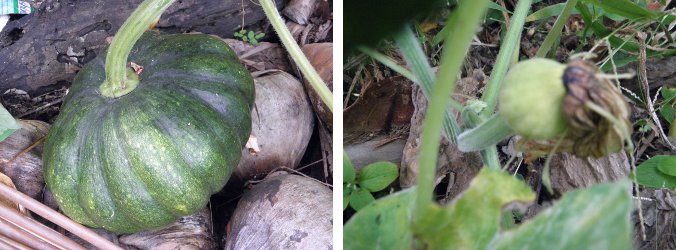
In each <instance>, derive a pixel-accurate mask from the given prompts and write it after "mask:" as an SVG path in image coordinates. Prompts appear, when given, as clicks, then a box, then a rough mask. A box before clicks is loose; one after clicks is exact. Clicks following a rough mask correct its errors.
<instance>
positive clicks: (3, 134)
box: [0, 104, 21, 141]
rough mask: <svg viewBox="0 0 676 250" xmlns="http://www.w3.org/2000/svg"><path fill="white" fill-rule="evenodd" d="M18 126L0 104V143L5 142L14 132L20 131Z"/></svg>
mask: <svg viewBox="0 0 676 250" xmlns="http://www.w3.org/2000/svg"><path fill="white" fill-rule="evenodd" d="M20 128H21V125H19V124H18V123H17V122H16V120H14V117H12V114H10V113H9V112H8V111H7V110H6V109H5V107H3V106H2V105H1V104H0V141H3V140H5V139H6V138H7V137H8V136H9V135H11V134H12V133H13V132H14V131H15V130H17V129H20Z"/></svg>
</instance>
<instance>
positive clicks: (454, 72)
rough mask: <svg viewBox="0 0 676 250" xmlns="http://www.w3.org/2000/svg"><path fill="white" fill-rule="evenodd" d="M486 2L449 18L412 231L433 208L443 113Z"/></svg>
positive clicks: (465, 5) (425, 132)
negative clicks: (448, 31)
mask: <svg viewBox="0 0 676 250" xmlns="http://www.w3.org/2000/svg"><path fill="white" fill-rule="evenodd" d="M488 2H489V1H487V0H481V1H460V2H459V3H458V8H456V9H455V11H453V13H452V14H451V19H450V24H449V28H450V29H451V30H452V31H453V34H451V35H449V37H447V38H446V40H445V42H444V49H443V54H442V55H441V63H440V65H441V66H440V67H439V75H438V77H437V80H436V82H435V84H434V87H433V88H432V91H431V95H430V98H429V99H428V101H429V106H428V108H427V112H426V113H425V118H424V121H423V129H422V137H421V139H420V140H421V144H422V145H421V146H420V157H419V159H420V162H419V164H420V166H419V173H418V184H417V186H416V200H415V206H414V210H413V218H412V220H413V226H414V228H420V226H421V224H420V223H421V222H423V221H424V220H423V219H424V218H425V215H426V212H427V211H428V209H429V208H430V206H431V205H432V204H433V192H434V177H435V174H436V166H437V157H438V156H439V139H440V137H441V129H442V127H443V116H444V112H446V111H447V110H446V108H447V107H448V103H449V100H450V99H451V93H452V91H453V88H455V81H456V77H457V76H458V73H459V72H460V67H461V66H462V62H463V60H464V58H465V55H466V54H467V51H469V47H470V42H471V41H472V37H473V36H474V34H475V33H476V30H477V28H478V27H479V24H480V21H481V19H482V18H483V16H484V13H485V10H486V7H487V6H488ZM418 77H420V76H418Z"/></svg>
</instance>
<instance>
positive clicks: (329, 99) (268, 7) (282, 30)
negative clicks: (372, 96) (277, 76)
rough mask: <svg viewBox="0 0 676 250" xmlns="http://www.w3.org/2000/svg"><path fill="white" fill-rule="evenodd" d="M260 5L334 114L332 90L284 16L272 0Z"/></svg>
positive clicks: (295, 60) (302, 70)
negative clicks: (312, 62)
mask: <svg viewBox="0 0 676 250" xmlns="http://www.w3.org/2000/svg"><path fill="white" fill-rule="evenodd" d="M260 4H261V7H263V11H264V12H265V16H267V17H268V20H269V21H270V24H272V28H274V29H275V31H276V32H277V35H278V36H279V39H280V40H281V41H282V44H284V48H286V50H287V51H288V52H289V55H291V58H292V59H293V61H294V62H295V63H296V65H298V68H300V71H301V72H303V75H304V76H305V78H306V79H307V80H308V82H310V85H311V86H312V88H313V89H314V90H315V91H316V92H317V94H319V97H321V99H322V101H323V102H324V104H326V106H327V107H328V108H329V110H331V112H333V96H332V94H331V90H329V88H328V87H326V84H325V83H324V81H323V80H322V78H321V77H320V76H319V74H318V73H317V70H315V68H313V67H312V64H310V61H308V59H307V57H305V55H304V54H303V52H302V51H301V50H300V47H298V44H296V41H295V40H294V39H293V36H291V32H289V30H288V29H287V28H286V25H285V24H284V20H282V16H280V15H279V12H278V11H277V8H276V7H275V4H274V2H273V1H272V0H260Z"/></svg>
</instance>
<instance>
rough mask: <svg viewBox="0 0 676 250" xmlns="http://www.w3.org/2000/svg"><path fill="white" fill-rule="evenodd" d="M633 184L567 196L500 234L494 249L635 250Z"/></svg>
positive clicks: (492, 247) (589, 189)
mask: <svg viewBox="0 0 676 250" xmlns="http://www.w3.org/2000/svg"><path fill="white" fill-rule="evenodd" d="M629 188H630V183H629V182H628V181H622V182H618V183H611V184H599V185H595V186H592V187H591V188H588V189H585V190H577V191H572V192H569V193H567V194H565V195H564V196H563V197H562V198H561V200H560V201H559V202H557V203H556V204H555V205H554V206H553V207H551V208H549V209H547V210H545V211H542V212H541V213H540V214H538V215H537V216H536V217H535V218H533V219H531V220H529V221H527V222H525V223H523V224H522V225H520V226H519V227H517V228H515V229H514V230H509V231H507V232H504V233H502V234H500V235H499V236H498V237H496V238H495V240H493V241H492V242H491V244H490V246H489V248H491V249H633V243H632V226H631V223H630V220H629V218H630V212H631V211H632V201H631V197H630V195H629V192H628V190H629Z"/></svg>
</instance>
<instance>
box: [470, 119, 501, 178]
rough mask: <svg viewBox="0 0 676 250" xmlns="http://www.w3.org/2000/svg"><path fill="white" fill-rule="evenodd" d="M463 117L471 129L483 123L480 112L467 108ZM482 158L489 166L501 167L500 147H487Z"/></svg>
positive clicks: (493, 167)
mask: <svg viewBox="0 0 676 250" xmlns="http://www.w3.org/2000/svg"><path fill="white" fill-rule="evenodd" d="M462 117H463V119H464V120H465V125H468V128H470V129H471V128H474V127H476V126H478V125H480V124H482V123H483V120H482V119H481V117H479V114H477V113H474V112H473V111H470V110H467V109H465V110H463V111H462ZM481 159H482V160H483V162H484V164H485V165H486V166H488V167H489V168H492V169H496V170H497V169H500V158H499V157H498V149H497V148H496V147H487V148H485V149H484V150H483V151H481Z"/></svg>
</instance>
